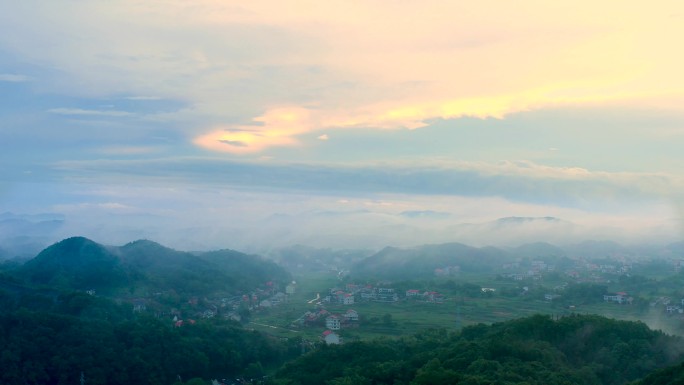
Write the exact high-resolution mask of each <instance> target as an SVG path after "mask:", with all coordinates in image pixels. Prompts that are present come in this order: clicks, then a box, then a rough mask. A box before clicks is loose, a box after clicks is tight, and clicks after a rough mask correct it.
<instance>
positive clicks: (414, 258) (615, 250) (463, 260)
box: [351, 219, 684, 279]
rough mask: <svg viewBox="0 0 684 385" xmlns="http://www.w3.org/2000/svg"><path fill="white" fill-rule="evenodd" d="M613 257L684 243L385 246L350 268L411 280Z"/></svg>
mask: <svg viewBox="0 0 684 385" xmlns="http://www.w3.org/2000/svg"><path fill="white" fill-rule="evenodd" d="M515 220H517V219H515ZM521 220H525V219H521ZM549 220H554V219H549ZM613 257H644V258H674V259H684V243H682V242H678V243H673V244H669V245H665V246H652V245H641V246H624V245H621V244H619V243H616V242H611V241H585V242H582V243H578V244H572V245H567V246H555V245H552V244H550V243H546V242H536V243H528V244H524V245H521V246H518V247H508V248H499V247H493V246H486V247H473V246H469V245H465V244H462V243H455V242H452V243H443V244H431V245H422V246H416V247H409V248H396V247H386V248H384V249H382V250H380V251H378V252H377V253H375V254H373V255H371V256H369V257H368V258H365V259H363V260H361V261H359V262H357V263H355V264H354V265H353V266H352V268H351V274H352V275H353V276H355V277H362V278H366V277H377V278H384V279H413V278H427V277H431V276H434V273H435V270H436V269H442V268H444V267H449V266H458V267H459V268H460V270H461V271H464V272H491V271H495V270H499V269H500V267H501V266H502V265H503V264H507V263H512V262H516V261H519V260H521V259H523V260H527V261H528V262H529V261H531V260H533V259H535V260H542V261H545V262H547V263H551V264H557V263H558V264H560V263H566V262H568V261H569V260H570V259H571V258H592V259H596V258H598V259H600V258H613Z"/></svg>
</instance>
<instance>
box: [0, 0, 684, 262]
mask: <svg viewBox="0 0 684 385" xmlns="http://www.w3.org/2000/svg"><path fill="white" fill-rule="evenodd" d="M0 6H1V8H2V9H3V11H2V12H1V13H0V213H3V212H6V213H12V215H15V216H17V217H21V216H23V217H22V218H25V219H26V218H34V219H35V218H39V217H35V215H37V214H46V213H47V214H54V215H58V216H60V218H64V221H63V224H62V225H61V226H60V227H59V228H56V229H51V230H50V232H46V233H45V234H43V235H44V236H45V239H46V240H48V241H50V242H52V241H56V240H59V239H61V238H63V237H67V236H73V235H84V236H88V237H91V238H93V239H94V240H96V241H99V242H103V243H108V244H122V243H126V242H129V241H132V240H135V239H139V238H148V239H152V240H155V241H158V242H161V243H163V244H166V245H169V246H171V247H176V248H179V249H184V250H189V249H191V250H192V249H197V250H199V249H215V248H236V249H239V250H248V251H264V250H269V249H271V248H274V247H280V246H286V245H290V244H296V243H302V244H307V245H312V246H317V247H332V248H380V247H383V246H386V245H394V246H411V245H418V244H423V243H439V242H464V243H469V244H473V245H490V244H491V245H515V244H520V243H523V242H532V241H549V242H555V243H564V242H565V243H568V242H577V241H580V240H583V239H611V240H615V241H619V242H628V243H629V242H674V241H680V240H682V239H683V238H684V223H683V221H684V220H683V217H684V189H683V187H684V151H683V150H682V148H684V76H682V72H681V71H682V68H684V51H683V50H682V49H681V38H682V37H683V36H684V3H682V2H681V1H667V0H656V1H652V2H648V3H644V2H636V1H613V0H606V1H601V2H596V1H591V2H589V1H583V0H574V1H565V0H559V1H553V2H548V1H533V0H521V1H516V2H510V1H501V0H483V1H478V2H457V1H437V0H426V1H421V2H409V1H402V0H372V1H349V0H347V1H335V0H331V1H325V2H312V1H289V2H282V1H272V0H270V1H260V0H255V1H250V2H244V1H243V2H235V1H229V0H228V1H226V0H221V1H210V0H193V1H180V0H178V1H173V0H171V1H153V0H150V1H144V2H140V1H126V0H120V1H119V0H111V1H88V2H86V1H79V0H54V1H50V2H46V1H35V0H25V1H21V2H17V1H9V0H0ZM32 215H33V216H34V217H31V216H32ZM505 217H530V218H546V217H553V218H558V221H548V220H543V219H539V220H537V221H529V222H520V223H519V226H518V225H516V226H513V227H511V226H509V224H510V223H509V222H506V223H507V225H506V226H499V225H500V223H498V222H496V221H497V219H499V218H505ZM5 231H6V234H0V241H1V240H2V239H6V238H9V237H15V236H18V234H14V233H12V234H10V233H9V232H7V230H5ZM0 246H1V244H0Z"/></svg>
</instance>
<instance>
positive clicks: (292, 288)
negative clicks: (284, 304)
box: [285, 281, 297, 295]
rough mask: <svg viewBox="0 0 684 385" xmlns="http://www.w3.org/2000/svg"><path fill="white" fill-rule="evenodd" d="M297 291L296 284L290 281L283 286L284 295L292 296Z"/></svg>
mask: <svg viewBox="0 0 684 385" xmlns="http://www.w3.org/2000/svg"><path fill="white" fill-rule="evenodd" d="M296 291H297V283H296V282H294V281H292V283H290V284H289V285H287V286H285V294H288V295H290V294H294V293H295V292H296Z"/></svg>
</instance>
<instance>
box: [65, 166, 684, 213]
mask: <svg viewBox="0 0 684 385" xmlns="http://www.w3.org/2000/svg"><path fill="white" fill-rule="evenodd" d="M54 168H55V169H56V171H57V173H58V174H57V175H61V176H62V177H68V178H82V179H84V180H93V181H95V180H100V181H104V180H109V181H112V183H114V182H115V181H116V178H119V177H120V176H121V175H125V180H126V181H127V183H130V182H132V181H133V180H135V179H136V178H138V179H141V180H143V179H144V180H145V181H146V183H153V182H154V181H155V180H157V181H159V182H165V181H166V182H168V181H171V180H175V181H177V182H178V183H196V184H199V185H225V186H232V187H238V186H242V187H245V188H252V189H254V188H256V189H264V188H266V189H280V190H291V191H310V192H312V193H315V194H319V193H323V194H326V193H329V192H336V193H340V192H349V193H351V194H376V193H399V194H416V195H447V196H470V197H478V196H479V197H503V198H505V199H508V200H511V201H517V202H534V203H545V204H547V203H548V204H554V205H560V206H568V207H585V208H590V207H591V208H595V209H597V210H604V209H605V210H610V209H617V208H619V206H620V205H622V204H625V202H640V201H659V200H663V199H669V197H671V196H673V192H674V191H679V189H681V188H682V186H684V183H683V182H682V180H681V179H680V178H678V177H676V176H673V175H669V174H664V173H634V172H632V173H628V172H605V171H592V170H588V169H583V168H577V167H551V166H545V165H539V164H536V163H533V162H530V161H524V162H522V161H518V162H499V163H488V162H443V163H442V164H435V162H428V163H426V164H420V163H413V162H410V163H409V162H407V163H401V162H395V163H393V164H392V165H391V166H390V165H386V164H358V165H346V166H340V165H311V164H296V163H291V164H282V163H280V164H274V163H272V162H236V161H229V160H223V159H213V158H181V159H176V158H174V159H150V160H116V161H115V160H100V161H94V160H90V161H65V162H59V163H57V164H56V165H54ZM369 204H383V203H382V201H369Z"/></svg>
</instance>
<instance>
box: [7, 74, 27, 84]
mask: <svg viewBox="0 0 684 385" xmlns="http://www.w3.org/2000/svg"><path fill="white" fill-rule="evenodd" d="M31 80H32V78H31V77H29V76H26V75H17V74H0V82H9V83H23V82H28V81H31Z"/></svg>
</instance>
